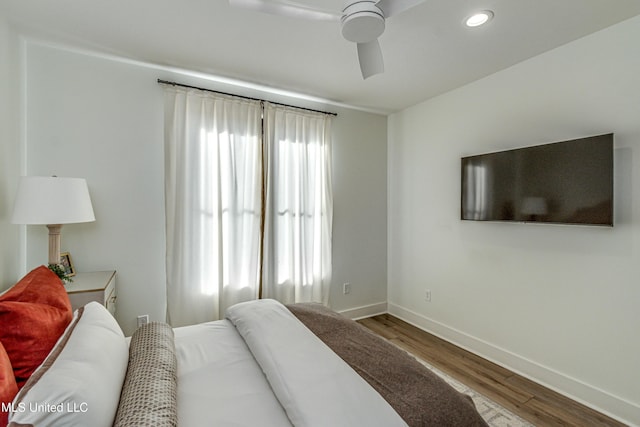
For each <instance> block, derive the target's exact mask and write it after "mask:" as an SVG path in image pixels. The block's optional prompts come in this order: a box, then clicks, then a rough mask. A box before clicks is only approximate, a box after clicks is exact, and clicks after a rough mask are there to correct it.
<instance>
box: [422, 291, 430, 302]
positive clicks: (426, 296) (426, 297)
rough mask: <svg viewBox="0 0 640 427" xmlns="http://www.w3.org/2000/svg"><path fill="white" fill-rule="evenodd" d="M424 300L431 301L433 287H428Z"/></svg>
mask: <svg viewBox="0 0 640 427" xmlns="http://www.w3.org/2000/svg"><path fill="white" fill-rule="evenodd" d="M424 300H425V301H427V302H431V289H427V290H426V291H424Z"/></svg>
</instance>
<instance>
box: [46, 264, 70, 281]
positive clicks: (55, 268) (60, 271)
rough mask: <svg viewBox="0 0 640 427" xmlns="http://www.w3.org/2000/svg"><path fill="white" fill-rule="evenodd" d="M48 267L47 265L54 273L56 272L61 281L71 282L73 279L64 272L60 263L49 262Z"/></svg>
mask: <svg viewBox="0 0 640 427" xmlns="http://www.w3.org/2000/svg"><path fill="white" fill-rule="evenodd" d="M48 267H49V270H51V271H53V272H54V273H56V275H57V276H58V277H59V278H60V279H61V280H62V281H63V282H73V279H71V277H69V276H67V273H65V271H64V268H62V266H61V265H60V264H49V265H48Z"/></svg>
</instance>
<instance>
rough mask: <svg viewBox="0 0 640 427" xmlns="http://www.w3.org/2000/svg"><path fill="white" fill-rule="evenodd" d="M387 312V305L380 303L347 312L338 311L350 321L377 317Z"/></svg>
mask: <svg viewBox="0 0 640 427" xmlns="http://www.w3.org/2000/svg"><path fill="white" fill-rule="evenodd" d="M386 312H387V303H386V302H379V303H376V304H370V305H364V306H362V307H356V308H350V309H347V310H341V311H338V313H340V314H342V315H343V316H345V317H348V318H349V319H353V320H358V319H363V318H365V317H372V316H377V315H378V314H384V313H386Z"/></svg>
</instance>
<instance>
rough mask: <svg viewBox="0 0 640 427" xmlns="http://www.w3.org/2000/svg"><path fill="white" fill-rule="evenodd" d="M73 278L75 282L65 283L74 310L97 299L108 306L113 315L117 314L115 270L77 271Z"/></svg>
mask: <svg viewBox="0 0 640 427" xmlns="http://www.w3.org/2000/svg"><path fill="white" fill-rule="evenodd" d="M72 279H73V282H71V283H67V284H65V288H66V289H67V294H69V300H70V301H71V308H72V309H73V310H74V311H75V310H76V309H77V308H78V307H82V306H84V305H85V304H87V303H89V302H91V301H97V302H99V303H100V304H102V305H104V306H105V307H107V310H109V312H110V313H111V314H112V315H115V314H116V272H115V270H111V271H94V272H91V273H76V275H75V276H73V277H72Z"/></svg>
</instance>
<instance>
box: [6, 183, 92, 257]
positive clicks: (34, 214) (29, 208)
mask: <svg viewBox="0 0 640 427" xmlns="http://www.w3.org/2000/svg"><path fill="white" fill-rule="evenodd" d="M95 220H96V217H95V215H94V214H93V206H92V205H91V198H90V197H89V189H88V187H87V181H85V180H84V179H82V178H59V177H56V176H52V177H44V176H23V177H20V181H19V182H18V191H17V193H16V201H15V204H14V206H13V217H12V218H11V222H12V223H13V224H43V225H46V226H47V228H48V229H49V264H51V265H58V264H60V231H61V229H62V226H63V225H64V224H72V223H79V222H91V221H95Z"/></svg>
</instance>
